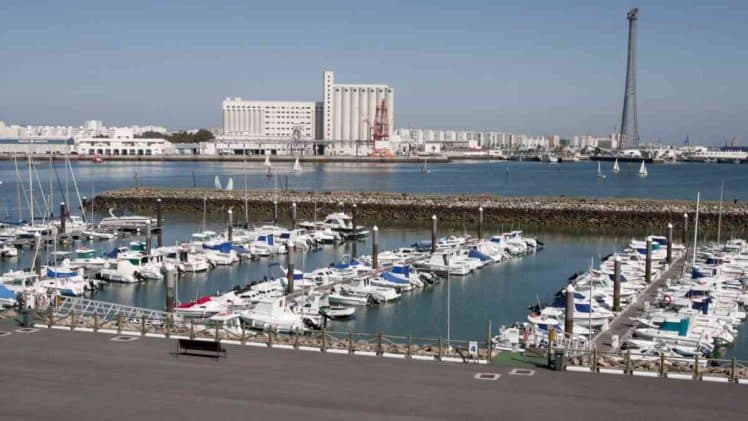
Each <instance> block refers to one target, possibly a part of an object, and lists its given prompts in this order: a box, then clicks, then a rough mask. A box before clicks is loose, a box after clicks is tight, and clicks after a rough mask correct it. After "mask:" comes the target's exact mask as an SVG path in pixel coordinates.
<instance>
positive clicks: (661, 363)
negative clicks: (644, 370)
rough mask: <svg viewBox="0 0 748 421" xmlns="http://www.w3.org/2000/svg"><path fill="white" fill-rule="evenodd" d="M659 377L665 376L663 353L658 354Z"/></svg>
mask: <svg viewBox="0 0 748 421" xmlns="http://www.w3.org/2000/svg"><path fill="white" fill-rule="evenodd" d="M660 377H665V354H660Z"/></svg>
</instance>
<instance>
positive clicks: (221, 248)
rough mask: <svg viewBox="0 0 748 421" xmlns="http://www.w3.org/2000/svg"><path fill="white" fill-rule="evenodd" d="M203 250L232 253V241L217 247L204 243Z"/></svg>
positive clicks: (216, 245)
mask: <svg viewBox="0 0 748 421" xmlns="http://www.w3.org/2000/svg"><path fill="white" fill-rule="evenodd" d="M203 248H205V249H208V250H216V251H220V252H221V253H229V252H231V241H224V242H223V243H220V244H215V245H211V244H208V243H203Z"/></svg>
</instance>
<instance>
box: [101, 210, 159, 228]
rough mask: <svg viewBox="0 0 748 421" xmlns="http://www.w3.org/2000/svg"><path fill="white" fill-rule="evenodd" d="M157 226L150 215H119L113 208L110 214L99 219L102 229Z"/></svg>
mask: <svg viewBox="0 0 748 421" xmlns="http://www.w3.org/2000/svg"><path fill="white" fill-rule="evenodd" d="M149 226H155V223H154V221H153V220H152V219H151V218H150V217H148V216H138V215H122V216H117V215H115V214H114V211H113V210H112V209H109V216H108V217H106V218H103V219H102V220H101V221H99V228H100V229H111V230H118V229H120V230H130V231H135V230H142V229H146V227H149Z"/></svg>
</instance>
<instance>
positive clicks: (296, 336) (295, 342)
mask: <svg viewBox="0 0 748 421" xmlns="http://www.w3.org/2000/svg"><path fill="white" fill-rule="evenodd" d="M293 349H299V332H294V334H293Z"/></svg>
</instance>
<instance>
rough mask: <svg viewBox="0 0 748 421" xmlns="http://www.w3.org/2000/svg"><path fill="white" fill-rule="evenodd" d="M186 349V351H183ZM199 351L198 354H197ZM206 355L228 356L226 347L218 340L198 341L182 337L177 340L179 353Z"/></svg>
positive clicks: (215, 356)
mask: <svg viewBox="0 0 748 421" xmlns="http://www.w3.org/2000/svg"><path fill="white" fill-rule="evenodd" d="M183 350H184V352H182V351H183ZM195 352H198V354H195ZM179 354H185V355H191V354H192V355H204V356H206V357H214V358H221V354H223V357H224V358H226V357H227V354H226V348H224V347H222V346H221V343H220V342H217V341H198V340H195V339H180V340H178V341H177V355H179Z"/></svg>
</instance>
